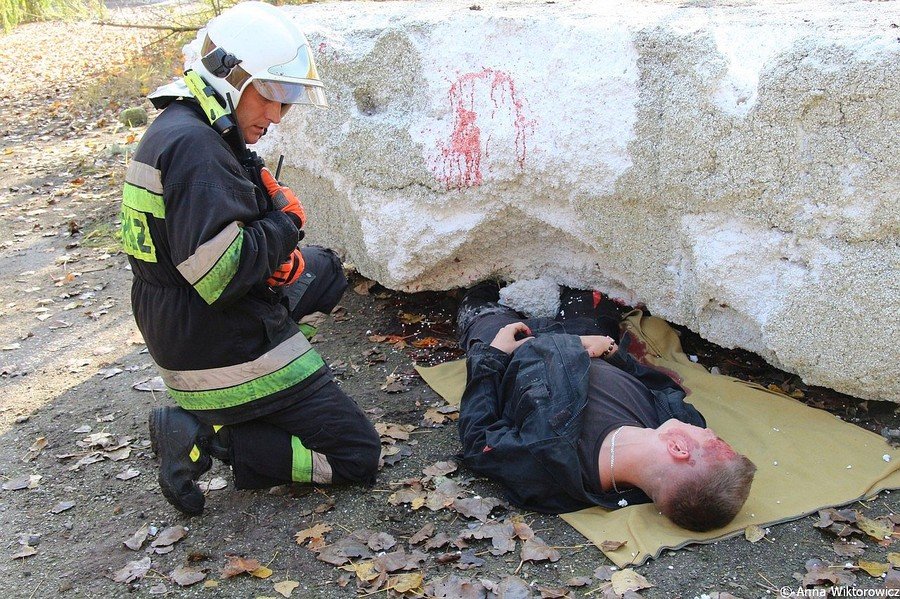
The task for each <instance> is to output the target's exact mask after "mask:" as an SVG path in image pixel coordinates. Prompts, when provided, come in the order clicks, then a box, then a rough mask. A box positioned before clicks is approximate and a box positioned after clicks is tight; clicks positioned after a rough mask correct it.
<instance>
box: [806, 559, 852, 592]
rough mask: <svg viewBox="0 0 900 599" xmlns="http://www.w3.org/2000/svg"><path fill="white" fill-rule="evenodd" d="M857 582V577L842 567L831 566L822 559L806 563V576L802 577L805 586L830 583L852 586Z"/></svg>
mask: <svg viewBox="0 0 900 599" xmlns="http://www.w3.org/2000/svg"><path fill="white" fill-rule="evenodd" d="M854 582H856V576H854V575H853V574H852V573H851V572H847V571H846V570H844V569H843V568H842V567H841V566H831V565H829V564H826V563H825V562H823V561H822V560H820V559H810V560H807V562H806V574H805V575H803V576H802V577H801V580H800V584H802V585H803V586H816V585H820V584H826V583H830V584H831V585H851V584H853V583H854Z"/></svg>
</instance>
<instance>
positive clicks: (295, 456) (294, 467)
mask: <svg viewBox="0 0 900 599" xmlns="http://www.w3.org/2000/svg"><path fill="white" fill-rule="evenodd" d="M312 461H313V460H312V451H310V450H309V449H307V448H305V447H304V446H303V443H301V442H300V439H299V438H298V437H294V436H291V480H292V481H294V482H295V483H308V482H312V477H313V476H312V475H313V468H312Z"/></svg>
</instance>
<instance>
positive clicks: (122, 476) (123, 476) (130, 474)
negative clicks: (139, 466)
mask: <svg viewBox="0 0 900 599" xmlns="http://www.w3.org/2000/svg"><path fill="white" fill-rule="evenodd" d="M140 475H141V471H140V470H136V469H134V468H128V469H126V470H123V471H122V472H119V473H118V474H117V475H116V478H117V479H119V480H131V479H132V478H134V477H136V476H140Z"/></svg>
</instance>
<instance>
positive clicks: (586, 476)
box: [457, 283, 756, 532]
mask: <svg viewBox="0 0 900 599" xmlns="http://www.w3.org/2000/svg"><path fill="white" fill-rule="evenodd" d="M498 299H499V290H498V288H497V286H496V285H495V284H492V283H482V284H480V285H477V286H476V287H474V288H472V289H471V290H469V291H468V292H467V293H466V295H465V296H464V297H463V300H462V302H461V303H460V307H459V314H458V317H457V324H458V327H459V334H460V344H461V346H462V347H463V349H465V350H466V353H467V356H468V361H467V366H466V368H467V374H468V376H467V382H466V389H465V392H464V394H463V396H462V402H461V404H460V417H459V435H460V439H461V441H462V446H463V459H464V462H465V464H466V465H467V466H468V467H470V468H471V469H472V470H474V471H476V472H478V473H480V474H482V475H484V476H487V477H490V478H493V479H494V480H497V481H498V482H500V483H502V484H503V486H504V487H505V488H506V492H507V497H508V498H509V500H510V501H511V502H512V503H514V504H516V505H518V506H520V507H522V508H525V509H529V510H535V511H539V512H545V513H561V512H571V511H576V510H580V509H583V508H587V507H591V506H594V505H599V506H602V507H604V508H609V509H616V508H617V507H624V506H626V505H629V504H635V503H647V502H649V501H652V502H653V503H655V504H656V507H657V508H659V510H660V512H662V513H663V514H664V515H665V516H667V517H668V518H669V519H670V520H672V521H673V522H674V523H675V524H677V525H679V526H681V527H683V528H687V529H690V530H694V531H701V532H703V531H707V530H712V529H715V528H719V527H722V526H725V525H726V524H728V523H729V522H730V521H731V520H732V519H733V518H734V517H735V515H736V514H737V513H738V511H739V510H740V508H741V506H742V505H743V504H744V501H745V500H746V499H747V495H748V494H749V493H750V484H751V483H752V481H753V474H754V472H755V471H756V466H755V465H754V464H753V462H751V461H750V460H749V459H748V458H747V457H746V456H743V455H741V454H738V453H736V452H735V451H734V450H733V449H732V448H731V447H730V446H729V445H728V444H727V443H726V442H725V441H723V440H722V439H720V438H718V437H717V436H716V434H715V433H714V432H713V431H711V430H710V429H708V428H705V427H706V421H705V420H704V418H703V416H702V415H701V414H700V413H699V412H698V411H697V410H696V409H695V408H694V407H693V406H692V405H691V404H689V403H686V402H685V401H684V398H685V393H684V391H683V390H682V388H681V387H680V386H679V385H678V384H677V383H675V381H673V380H672V379H671V378H670V377H669V376H667V375H666V374H664V373H663V372H660V371H658V370H654V369H653V368H650V367H647V366H644V365H642V364H640V363H639V362H637V361H636V360H635V359H634V358H633V357H632V356H631V355H629V354H628V352H627V351H626V350H627V344H628V341H629V336H628V334H626V335H625V336H624V338H623V339H622V341H621V342H622V346H620V345H618V344H617V342H616V339H618V338H619V314H618V312H617V309H616V306H615V304H614V303H613V302H612V301H611V300H609V299H608V298H605V297H604V298H602V299H600V300H599V301H596V300H595V294H594V293H593V292H591V291H576V290H571V289H566V288H564V289H563V292H562V297H561V298H560V300H561V301H560V309H559V312H558V314H557V316H556V318H530V319H523V318H522V316H521V315H520V314H518V313H517V312H515V311H514V310H512V309H510V308H507V307H505V306H502V305H500V304H499V303H498Z"/></svg>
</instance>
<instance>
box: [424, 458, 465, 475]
mask: <svg viewBox="0 0 900 599" xmlns="http://www.w3.org/2000/svg"><path fill="white" fill-rule="evenodd" d="M457 468H458V466H457V464H456V462H454V461H452V460H451V461H448V462H436V463H434V464H432V465H431V466H428V467H427V468H425V469H424V470H422V473H423V474H425V475H426V476H444V475H447V474H450V473H451V472H456V469H457Z"/></svg>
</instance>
